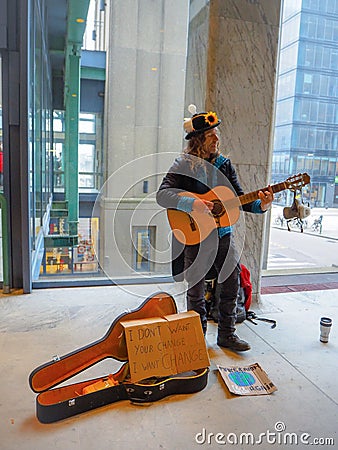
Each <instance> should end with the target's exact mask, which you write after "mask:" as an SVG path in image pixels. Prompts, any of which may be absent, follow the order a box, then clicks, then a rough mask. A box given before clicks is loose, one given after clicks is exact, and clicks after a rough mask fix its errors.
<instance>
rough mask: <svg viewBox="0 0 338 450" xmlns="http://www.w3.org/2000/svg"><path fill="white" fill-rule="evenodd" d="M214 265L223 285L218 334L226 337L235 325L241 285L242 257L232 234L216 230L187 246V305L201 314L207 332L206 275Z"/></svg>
mask: <svg viewBox="0 0 338 450" xmlns="http://www.w3.org/2000/svg"><path fill="white" fill-rule="evenodd" d="M212 265H214V268H215V269H216V271H217V274H218V283H219V286H220V296H219V312H218V336H219V337H227V336H230V335H231V334H233V333H234V332H235V329H236V328H235V323H236V303H237V295H238V291H239V287H240V278H239V273H240V268H239V258H238V255H237V252H236V249H235V246H234V242H233V238H232V235H231V234H227V235H225V236H223V237H222V238H219V237H218V235H217V231H215V232H213V233H212V236H209V237H208V238H207V239H206V240H205V241H203V242H202V243H201V244H196V245H188V246H186V247H185V250H184V268H185V279H186V281H187V282H188V291H187V309H188V310H193V311H196V312H197V313H198V314H199V315H200V317H201V323H202V328H203V331H204V333H205V332H206V329H207V312H206V306H205V298H204V293H205V275H206V274H207V273H208V271H209V270H210V268H211V267H212Z"/></svg>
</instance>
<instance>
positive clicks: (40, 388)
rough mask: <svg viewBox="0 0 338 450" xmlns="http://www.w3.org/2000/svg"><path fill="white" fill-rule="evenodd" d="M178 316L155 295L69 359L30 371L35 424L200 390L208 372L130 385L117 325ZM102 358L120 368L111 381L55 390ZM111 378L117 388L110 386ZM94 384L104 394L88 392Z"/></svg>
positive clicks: (169, 302)
mask: <svg viewBox="0 0 338 450" xmlns="http://www.w3.org/2000/svg"><path fill="white" fill-rule="evenodd" d="M176 313H177V307H176V303H175V300H174V299H173V297H172V296H171V295H169V294H167V293H165V292H158V293H156V294H154V295H152V296H151V297H148V298H147V299H146V300H145V301H144V302H143V303H142V304H141V306H139V307H138V308H137V309H135V310H133V311H130V312H127V313H123V314H121V315H120V316H118V317H117V318H116V319H115V320H114V322H113V323H112V325H111V326H110V328H109V330H108V331H107V333H106V334H105V335H104V337H103V338H101V339H99V340H98V341H95V342H93V343H92V344H89V345H87V346H85V347H82V348H80V349H78V350H75V351H74V352H71V353H68V354H67V355H64V356H61V357H59V356H55V357H54V358H53V360H52V361H50V362H47V363H45V364H43V365H41V366H39V367H37V368H36V369H34V370H33V371H32V373H31V374H30V376H29V384H30V387H31V389H32V390H33V391H34V392H36V393H38V396H37V397H36V416H37V418H38V420H39V421H40V422H41V423H52V422H56V421H58V420H61V419H66V418H68V417H72V416H74V415H77V414H80V413H83V412H86V411H89V410H92V409H95V408H99V407H101V406H105V405H108V404H110V403H114V402H117V401H120V400H130V401H131V402H133V403H146V402H154V401H157V400H160V399H162V398H164V397H167V396H168V395H172V394H190V393H194V392H198V391H201V390H202V389H204V388H205V386H206V385H207V382H208V372H209V369H208V368H205V369H200V370H196V371H190V372H187V373H182V374H177V375H173V376H171V377H162V378H156V377H152V378H147V379H145V380H142V381H140V382H137V383H131V382H130V381H128V377H129V365H128V352H127V346H126V341H125V337H124V331H123V327H122V325H121V322H123V321H126V320H134V319H144V318H151V317H163V316H165V315H169V314H176ZM106 358H113V359H116V360H117V361H121V362H123V364H122V366H121V368H120V369H119V370H118V371H117V372H116V373H114V374H112V375H111V374H109V375H105V376H103V377H99V378H95V379H91V380H87V381H82V382H78V383H75V384H70V385H66V386H62V387H59V388H55V386H57V385H58V384H60V383H63V382H64V381H66V380H68V379H69V378H71V377H73V376H75V375H77V374H79V373H80V372H82V371H84V370H85V369H88V368H89V367H91V366H93V365H94V364H96V363H98V362H99V361H102V360H103V359H106ZM112 378H113V379H114V383H116V384H115V385H111V384H110V383H109V381H110V380H111V379H112ZM94 384H101V385H103V386H104V388H101V389H99V390H95V391H92V392H88V391H90V390H91V386H93V385H94ZM84 391H85V393H84ZM87 392H88V393H87Z"/></svg>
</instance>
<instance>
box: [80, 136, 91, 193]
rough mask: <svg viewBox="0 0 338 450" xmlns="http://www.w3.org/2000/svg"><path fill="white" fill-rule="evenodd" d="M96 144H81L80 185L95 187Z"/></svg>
mask: <svg viewBox="0 0 338 450" xmlns="http://www.w3.org/2000/svg"><path fill="white" fill-rule="evenodd" d="M94 171H95V145H94V144H81V143H80V144H79V187H83V188H94Z"/></svg>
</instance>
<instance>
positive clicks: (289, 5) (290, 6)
mask: <svg viewBox="0 0 338 450" xmlns="http://www.w3.org/2000/svg"><path fill="white" fill-rule="evenodd" d="M301 7H302V0H284V9H283V20H286V19H287V18H288V17H290V16H293V15H294V14H296V13H297V12H299V11H300V10H301Z"/></svg>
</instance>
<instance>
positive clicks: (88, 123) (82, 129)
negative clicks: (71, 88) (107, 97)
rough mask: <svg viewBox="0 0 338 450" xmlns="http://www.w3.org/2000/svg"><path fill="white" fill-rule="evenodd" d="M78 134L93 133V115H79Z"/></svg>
mask: <svg viewBox="0 0 338 450" xmlns="http://www.w3.org/2000/svg"><path fill="white" fill-rule="evenodd" d="M79 133H89V134H93V133H95V114H84V113H80V123H79Z"/></svg>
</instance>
